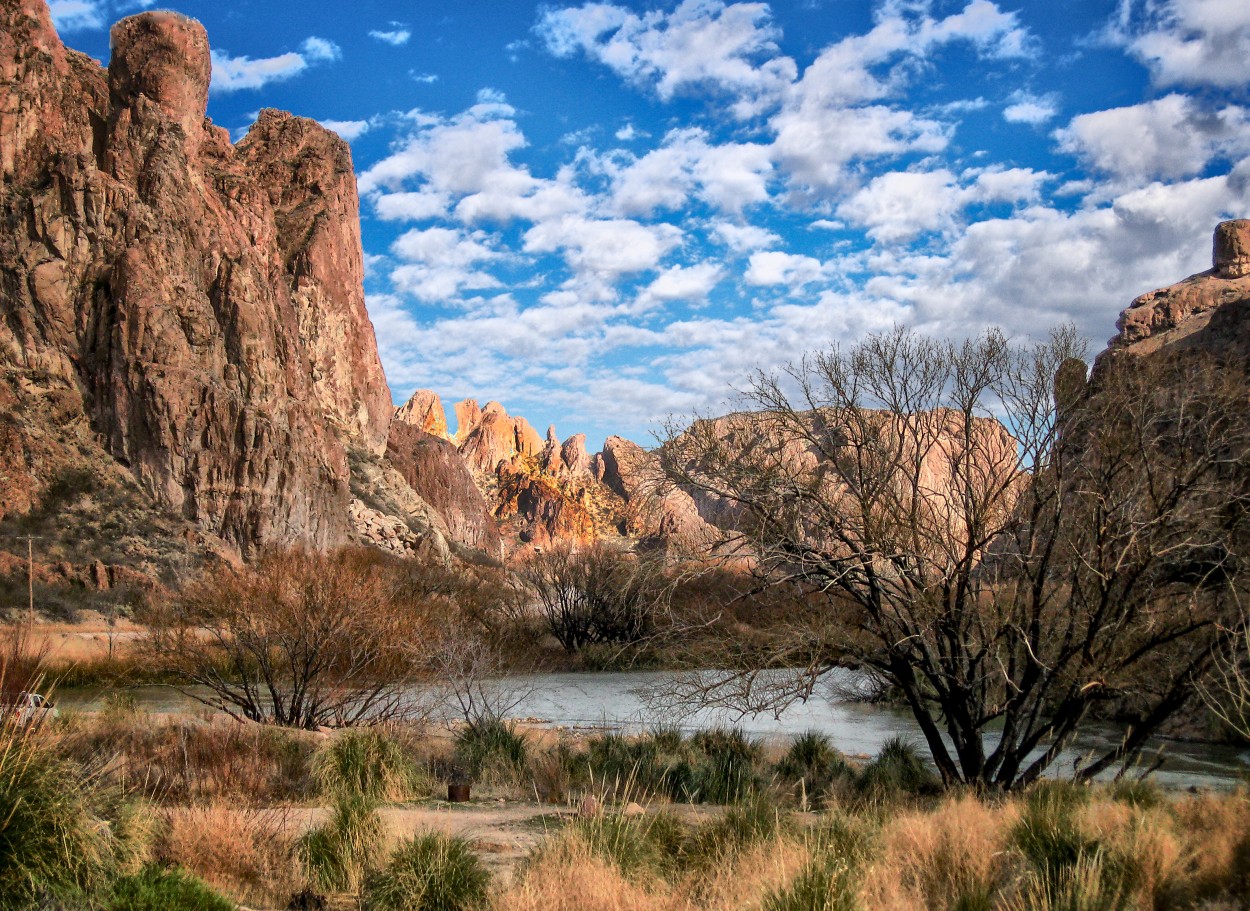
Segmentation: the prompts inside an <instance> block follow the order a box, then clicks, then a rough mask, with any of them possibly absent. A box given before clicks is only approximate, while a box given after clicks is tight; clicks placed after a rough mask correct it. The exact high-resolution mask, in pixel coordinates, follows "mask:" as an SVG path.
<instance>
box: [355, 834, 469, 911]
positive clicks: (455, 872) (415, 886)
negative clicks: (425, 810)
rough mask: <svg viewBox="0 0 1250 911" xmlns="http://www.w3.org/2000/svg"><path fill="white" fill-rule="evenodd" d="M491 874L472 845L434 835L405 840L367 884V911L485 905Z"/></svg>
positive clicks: (442, 910)
mask: <svg viewBox="0 0 1250 911" xmlns="http://www.w3.org/2000/svg"><path fill="white" fill-rule="evenodd" d="M489 888H490V874H489V873H487V872H486V868H485V867H483V866H482V862H481V861H480V860H478V858H477V855H476V854H474V853H473V849H472V848H471V847H470V845H469V843H468V842H467V841H465V840H464V839H461V838H449V837H447V836H445V835H439V834H436V833H431V834H428V835H421V836H417V837H414V838H408V839H405V840H404V841H402V842H400V844H399V846H398V847H397V848H396V849H395V851H394V852H393V853H392V854H391V858H390V862H389V863H388V864H387V865H386V867H385V869H383V870H379V871H378V872H376V873H373V874H371V875H370V876H369V878H368V879H367V880H366V882H365V888H364V894H363V896H362V902H361V905H362V907H363V908H364V911H467V909H473V908H481V907H483V906H485V904H486V901H487V897H488V890H489Z"/></svg>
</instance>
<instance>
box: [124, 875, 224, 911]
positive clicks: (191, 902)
mask: <svg viewBox="0 0 1250 911" xmlns="http://www.w3.org/2000/svg"><path fill="white" fill-rule="evenodd" d="M234 908H235V905H234V903H233V902H230V901H227V900H226V899H225V898H223V897H222V896H220V895H218V894H217V893H216V892H214V891H213V890H212V889H210V888H209V887H208V886H207V885H205V884H204V883H203V882H201V881H200V880H199V879H197V878H196V877H194V876H192V875H191V874H189V873H186V872H185V871H182V870H176V869H175V870H162V869H160V868H159V867H146V868H144V869H143V870H142V871H141V872H139V873H136V874H134V875H132V876H125V877H122V878H121V879H119V880H118V881H117V882H116V883H114V885H113V890H112V895H110V896H109V899H108V904H107V909H108V911H234Z"/></svg>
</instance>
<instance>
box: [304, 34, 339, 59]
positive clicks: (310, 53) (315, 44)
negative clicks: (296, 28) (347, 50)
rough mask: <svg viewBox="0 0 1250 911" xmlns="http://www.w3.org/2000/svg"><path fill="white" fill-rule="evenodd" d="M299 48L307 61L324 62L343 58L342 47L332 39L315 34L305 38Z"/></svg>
mask: <svg viewBox="0 0 1250 911" xmlns="http://www.w3.org/2000/svg"><path fill="white" fill-rule="evenodd" d="M300 50H301V51H303V53H304V59H305V60H307V61H308V62H309V63H326V62H329V61H332V60H342V59H343V50H342V48H340V47H339V46H338V45H337V44H335V43H334V42H333V41H329V40H327V39H325V38H318V37H316V36H312V37H309V38H305V39H304V43H303V44H301V45H300Z"/></svg>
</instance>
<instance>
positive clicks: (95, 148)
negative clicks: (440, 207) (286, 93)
mask: <svg viewBox="0 0 1250 911" xmlns="http://www.w3.org/2000/svg"><path fill="white" fill-rule="evenodd" d="M111 37H112V44H113V58H112V60H111V62H110V66H109V69H108V71H107V73H106V72H104V71H103V70H101V69H100V67H99V66H98V65H97V64H95V63H94V62H92V61H90V60H89V59H87V58H86V57H84V56H83V55H81V54H76V53H74V52H71V51H67V50H66V49H65V48H64V46H63V45H62V44H61V42H60V40H59V39H58V38H57V36H56V34H55V32H54V31H53V28H52V25H51V21H50V17H49V15H48V10H47V7H46V5H45V3H44V2H43V0H0V76H2V78H3V83H2V84H0V138H2V139H3V142H2V143H0V150H2V151H0V168H2V169H3V178H4V186H3V191H2V193H0V218H3V222H4V230H3V232H2V234H0V369H3V370H4V371H5V372H6V375H9V376H11V377H15V378H17V379H16V380H15V381H17V380H20V381H23V382H34V383H37V384H38V383H46V382H55V383H59V384H62V385H63V386H66V387H68V388H74V389H80V390H82V403H83V404H82V407H83V410H84V412H85V413H86V415H87V416H88V417H89V419H90V422H91V425H92V426H93V428H94V429H95V431H96V432H97V433H98V434H99V435H100V438H101V439H102V440H103V443H104V446H105V448H106V450H107V452H108V454H109V455H110V456H112V457H113V458H114V459H116V460H117V462H118V463H120V464H121V465H122V466H124V467H125V469H126V470H127V471H128V472H129V473H130V474H131V475H132V476H133V477H134V479H135V480H136V481H137V482H138V484H139V486H140V488H141V489H142V490H143V491H144V492H146V494H147V495H149V496H150V497H151V498H152V499H153V501H154V502H155V503H156V504H158V505H159V506H160V507H162V508H164V509H167V510H170V511H172V512H173V513H175V514H176V515H179V516H182V517H184V518H185V519H186V520H188V521H189V522H191V523H193V524H194V525H195V526H197V527H198V528H200V529H202V530H204V531H205V532H208V533H210V534H213V535H220V537H221V538H223V539H224V540H225V541H227V542H229V543H230V544H232V545H234V546H236V547H238V548H240V549H241V550H243V551H244V552H245V553H246V552H250V551H251V550H254V549H255V548H257V547H259V546H264V545H266V544H283V543H292V542H302V543H307V544H311V545H314V546H328V545H334V544H337V543H341V542H343V541H345V540H347V538H348V534H349V530H350V527H351V520H350V515H349V508H348V507H349V500H350V490H349V469H348V462H347V449H348V448H349V447H352V448H360V449H363V450H366V451H369V452H372V453H379V452H380V451H381V450H382V448H383V446H384V444H385V439H386V432H387V427H388V424H389V421H390V416H391V406H390V402H389V393H388V392H387V390H386V386H385V381H384V379H383V376H382V368H381V365H380V362H379V361H378V357H377V349H376V345H375V344H374V338H373V330H372V326H371V325H370V324H369V322H368V319H367V317H366V315H365V313H364V303H363V294H362V292H361V288H360V276H361V265H360V263H361V252H360V241H359V227H358V224H357V221H356V205H357V203H356V195H355V187H354V179H353V177H352V172H351V162H350V156H349V154H348V151H347V148H346V146H345V145H343V144H342V142H341V141H340V140H338V138H337V137H335V136H334V135H333V134H332V133H329V132H328V131H326V130H324V129H322V128H321V127H318V126H317V125H316V124H314V123H312V122H311V121H305V120H301V119H298V118H293V117H290V116H289V115H282V114H278V113H277V112H266V113H265V115H264V116H263V117H262V118H261V121H260V122H259V123H258V124H257V127H256V128H255V129H254V131H253V134H254V135H249V137H248V139H247V140H246V141H245V142H243V143H241V144H240V146H239V147H238V148H235V147H233V146H231V144H230V142H229V138H228V136H227V134H226V132H225V131H224V130H222V129H220V128H217V127H214V126H213V125H212V123H211V121H209V120H207V119H206V118H205V116H204V113H205V105H206V102H207V96H208V84H209V76H210V69H211V64H210V60H209V50H208V40H207V37H206V35H205V33H204V30H203V28H202V27H201V26H200V25H199V24H198V23H196V22H193V21H192V20H189V19H185V18H183V17H181V16H178V15H176V14H173V13H144V14H142V15H139V16H134V17H131V18H129V19H126V20H123V21H122V22H120V23H118V24H117V25H116V26H115V27H114V29H113V32H112V36H111Z"/></svg>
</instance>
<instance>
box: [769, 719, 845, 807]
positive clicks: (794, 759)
mask: <svg viewBox="0 0 1250 911" xmlns="http://www.w3.org/2000/svg"><path fill="white" fill-rule="evenodd" d="M777 777H778V778H780V779H781V780H782V781H783V782H786V783H787V784H789V783H793V785H794V789H795V792H796V796H797V797H798V799H799V800H800V802H801V803H805V802H807V801H811V800H813V799H815V800H817V801H819V800H820V798H821V797H822V795H824V794H825V793H826V792H827V791H828V790H829V789H830V788H831V787H832V786H833V784H834V782H836V781H846V782H852V781H854V779H855V770H854V769H853V768H852V767H851V764H850V763H849V762H847V761H846V758H845V757H844V756H843V755H842V754H841V753H839V752H838V751H837V750H835V749H834V748H833V744H832V743H830V741H829V738H828V737H827V736H825V735H824V734H821V733H820V732H818V731H807V732H805V733H803V734H800V735H799V736H798V737H796V738H794V741H793V742H792V743H791V744H790V748H789V749H788V750H786V754H785V756H783V757H782V758H781V761H780V762H778V763H777Z"/></svg>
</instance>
